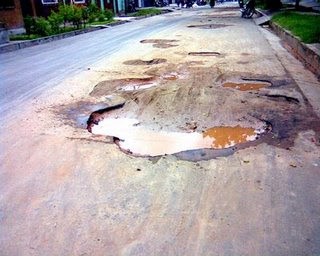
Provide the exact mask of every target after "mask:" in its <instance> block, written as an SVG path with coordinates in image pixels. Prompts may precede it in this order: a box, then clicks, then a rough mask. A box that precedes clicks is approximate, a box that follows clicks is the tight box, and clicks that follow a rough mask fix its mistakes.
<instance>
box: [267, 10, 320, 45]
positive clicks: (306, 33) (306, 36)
mask: <svg viewBox="0 0 320 256" xmlns="http://www.w3.org/2000/svg"><path fill="white" fill-rule="evenodd" d="M272 21H273V22H275V23H277V24H278V25H280V26H281V27H283V28H285V29H286V30H289V31H290V32H291V33H292V34H293V35H295V36H297V37H299V38H300V39H301V41H302V42H304V43H307V44H312V43H320V26H319V24H320V15H318V14H310V13H298V12H294V11H284V12H281V13H278V14H275V15H274V16H273V17H272Z"/></svg>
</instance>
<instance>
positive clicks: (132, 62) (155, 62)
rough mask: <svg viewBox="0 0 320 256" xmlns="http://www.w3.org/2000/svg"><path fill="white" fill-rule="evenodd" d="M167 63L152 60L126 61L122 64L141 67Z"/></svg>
mask: <svg viewBox="0 0 320 256" xmlns="http://www.w3.org/2000/svg"><path fill="white" fill-rule="evenodd" d="M165 62H167V60H166V59H161V58H159V59H152V60H140V59H138V60H127V61H125V62H123V64H125V65H137V66H140V65H141V66H143V65H157V64H161V63H165Z"/></svg>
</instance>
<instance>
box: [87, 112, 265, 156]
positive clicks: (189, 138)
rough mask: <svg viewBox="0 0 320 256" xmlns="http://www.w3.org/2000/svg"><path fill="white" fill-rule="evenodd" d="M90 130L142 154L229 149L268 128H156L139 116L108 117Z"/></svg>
mask: <svg viewBox="0 0 320 256" xmlns="http://www.w3.org/2000/svg"><path fill="white" fill-rule="evenodd" d="M91 132H92V133H93V134H96V135H105V136H112V137H114V138H116V139H115V141H116V143H117V144H118V146H119V147H120V148H121V149H122V150H123V151H125V152H127V153H131V154H134V155H140V156H161V155H167V154H175V153H179V152H183V151H189V150H198V149H226V148H230V147H233V146H235V145H238V144H242V143H246V142H250V141H255V140H257V139H258V138H259V136H260V135H261V134H263V133H265V132H266V130H264V129H261V130H257V129H254V128H245V127H240V126H235V127H231V126H230V127H228V126H225V127H212V128H209V129H207V130H206V131H204V132H202V133H199V132H191V133H187V132H168V131H153V130H149V129H147V128H145V127H142V126H140V122H139V121H138V120H136V119H126V118H118V119H116V118H106V119H104V120H102V121H100V122H99V124H98V125H94V126H92V128H91Z"/></svg>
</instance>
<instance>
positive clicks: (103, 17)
mask: <svg viewBox="0 0 320 256" xmlns="http://www.w3.org/2000/svg"><path fill="white" fill-rule="evenodd" d="M98 21H100V22H102V21H105V16H104V14H103V13H100V14H99V17H98Z"/></svg>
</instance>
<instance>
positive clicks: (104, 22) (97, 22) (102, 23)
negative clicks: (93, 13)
mask: <svg viewBox="0 0 320 256" xmlns="http://www.w3.org/2000/svg"><path fill="white" fill-rule="evenodd" d="M113 22H116V20H114V19H111V20H105V21H94V22H91V23H89V25H107V24H110V23H113Z"/></svg>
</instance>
